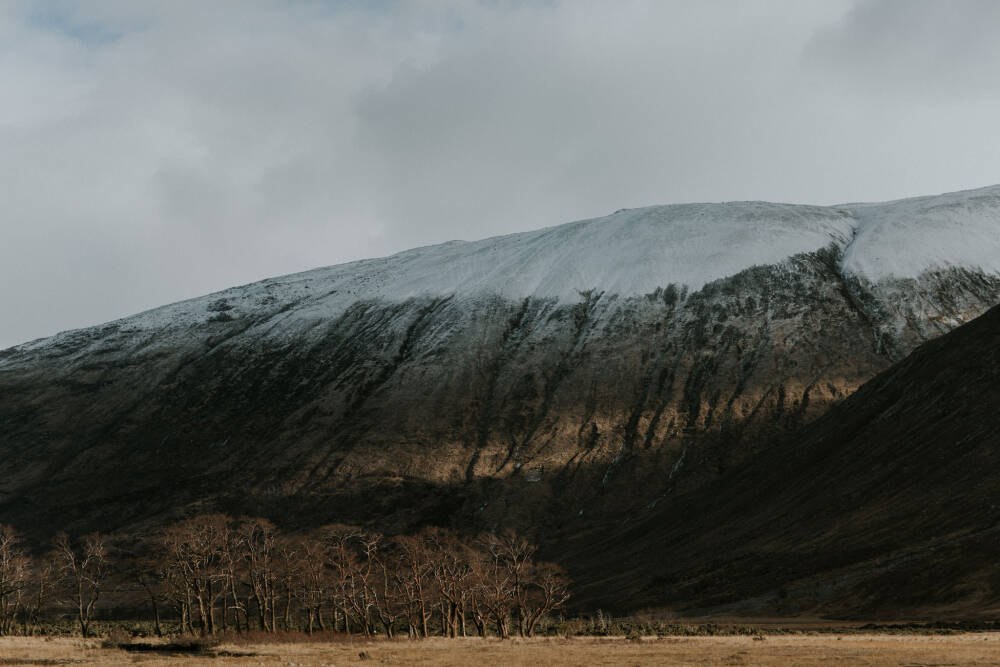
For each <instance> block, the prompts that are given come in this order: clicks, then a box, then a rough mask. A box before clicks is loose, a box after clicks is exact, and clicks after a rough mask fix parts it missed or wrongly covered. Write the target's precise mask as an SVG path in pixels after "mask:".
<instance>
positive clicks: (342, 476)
mask: <svg viewBox="0 0 1000 667" xmlns="http://www.w3.org/2000/svg"><path fill="white" fill-rule="evenodd" d="M997 302H1000V186H996V187H991V188H984V189H980V190H974V191H968V192H961V193H955V194H948V195H941V196H937V197H924V198H918V199H909V200H903V201H898V202H889V203H884V204H849V205H843V206H833V207H815V206H797V205H788V204H769V203H764V202H733V203H725V204H686V205H675V206H653V207H648V208H641V209H629V210H622V211H619V212H617V213H614V214H612V215H610V216H607V217H604V218H598V219H594V220H586V221H582V222H575V223H570V224H565V225H560V226H556V227H551V228H547V229H542V230H539V231H535V232H529V233H522V234H513V235H509V236H503V237H498V238H492V239H486V240H483V241H476V242H451V243H446V244H443V245H439V246H432V247H427V248H418V249H415V250H410V251H407V252H403V253H400V254H397V255H394V256H391V257H387V258H382V259H372V260H365V261H360V262H354V263H350V264H345V265H340V266H334V267H328V268H323V269H317V270H314V271H309V272H305V273H300V274H296V275H292V276H285V277H281V278H275V279H270V280H265V281H262V282H259V283H254V284H252V285H246V286H242V287H236V288H232V289H229V290H226V291H223V292H219V293H216V294H212V295H209V296H206V297H202V298H199V299H193V300H189V301H185V302H182V303H178V304H173V305H170V306H166V307H163V308H159V309H155V310H152V311H148V312H145V313H141V314H139V315H136V316H133V317H129V318H125V319H122V320H119V321H116V322H112V323H109V324H106V325H103V326H99V327H93V328H90V329H83V330H78V331H70V332H66V333H62V334H59V335H57V336H53V337H52V338H48V339H43V340H39V341H34V342H31V343H27V344H24V345H20V346H17V347H14V348H11V349H8V350H5V351H2V352H0V511H3V512H4V513H5V514H6V515H8V516H9V517H10V520H16V519H20V520H21V521H23V522H25V523H28V522H29V521H30V523H31V525H32V526H34V529H35V530H37V531H44V530H48V529H50V528H51V529H52V530H55V529H56V528H63V527H72V525H78V526H81V527H83V526H87V527H100V528H103V529H105V530H108V529H114V528H116V527H122V526H128V525H131V524H135V523H137V522H140V521H143V520H147V519H148V520H155V519H156V517H158V516H160V515H162V514H163V513H164V512H168V511H178V508H183V507H185V506H187V505H191V504H196V505H198V506H200V507H204V506H211V507H217V508H220V509H226V510H229V511H234V512H239V513H247V512H249V511H259V512H264V513H270V514H273V515H279V514H280V515H287V516H290V517H292V518H293V519H294V520H297V521H300V522H303V523H309V522H313V521H317V522H318V521H324V520H331V519H337V520H360V521H364V520H376V519H378V520H379V521H382V522H388V523H389V524H391V525H392V526H396V527H401V528H402V527H409V526H413V525H416V524H419V523H421V522H425V521H437V522H442V521H453V522H459V523H461V522H472V523H475V524H478V525H487V526H496V525H497V524H499V523H503V522H513V523H516V524H519V525H522V526H529V525H530V526H532V527H533V528H534V529H535V530H545V529H547V528H552V529H553V530H554V529H556V528H559V529H560V530H562V529H566V530H570V529H571V526H574V525H577V524H580V525H582V524H585V523H588V522H591V521H594V520H597V519H603V518H614V517H621V516H626V514H623V513H624V512H626V511H628V513H634V512H641V511H647V510H651V509H652V508H655V507H657V506H658V505H660V504H661V503H663V502H669V501H670V498H671V497H672V496H673V495H674V494H676V493H678V492H681V491H683V490H685V489H690V488H694V487H697V486H698V485H700V484H703V483H704V482H705V481H706V480H711V479H714V478H715V477H716V476H717V475H718V473H719V472H720V471H722V470H725V469H727V468H730V467H733V466H738V465H741V463H742V462H744V461H746V460H747V457H751V456H754V455H755V454H756V453H757V452H759V451H760V449H761V448H762V447H764V446H766V445H767V444H768V443H770V442H772V441H773V439H774V438H776V437H780V435H781V434H782V433H785V432H786V431H788V430H789V429H791V428H795V427H797V426H798V425H800V424H801V423H803V422H804V421H807V420H809V419H811V418H813V417H815V416H817V415H819V414H821V413H823V412H824V411H825V410H826V409H827V408H828V407H829V406H830V405H831V404H833V403H835V402H837V401H839V400H841V399H842V398H844V397H845V396H847V395H848V394H849V393H851V392H852V391H853V390H854V389H855V388H856V387H857V386H859V385H860V384H861V383H862V382H864V381H866V380H868V379H869V378H871V377H872V376H873V375H874V374H875V373H876V372H878V371H880V370H882V369H884V368H886V367H887V366H888V365H889V364H890V363H891V362H892V361H893V360H895V359H898V358H900V357H902V356H903V355H904V354H905V353H907V352H908V351H909V350H911V349H912V348H913V347H914V346H916V345H917V344H919V343H920V342H922V341H924V340H927V339H929V338H932V337H934V336H936V335H938V334H940V333H944V332H946V331H948V330H950V329H952V328H954V327H955V326H957V325H959V324H961V323H962V322H965V321H968V320H970V319H972V318H974V317H976V316H977V315H979V314H981V313H982V312H984V311H985V310H986V309H987V308H989V307H990V306H992V305H994V304H996V303H997ZM95 479H99V480H100V483H99V484H95V483H94V480H95ZM59 522H62V523H61V524H60V523H59ZM574 522H577V523H574ZM62 524H72V525H62ZM27 528H28V526H26V529H27Z"/></svg>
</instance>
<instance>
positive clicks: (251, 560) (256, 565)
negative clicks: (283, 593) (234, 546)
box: [238, 519, 278, 632]
mask: <svg viewBox="0 0 1000 667" xmlns="http://www.w3.org/2000/svg"><path fill="white" fill-rule="evenodd" d="M238 531H239V535H240V547H241V548H242V550H243V553H244V557H245V558H246V565H247V577H248V579H249V584H250V591H251V593H252V595H253V599H254V601H255V602H256V603H257V618H258V621H259V622H260V629H261V630H264V631H267V632H277V611H276V610H275V606H276V605H275V602H276V600H277V597H278V582H277V571H276V568H275V559H276V556H277V553H276V548H277V545H276V541H277V539H278V531H277V529H276V528H275V527H274V524H273V523H271V522H270V521H268V520H267V519H244V520H243V521H242V523H241V525H240V527H239V529H238Z"/></svg>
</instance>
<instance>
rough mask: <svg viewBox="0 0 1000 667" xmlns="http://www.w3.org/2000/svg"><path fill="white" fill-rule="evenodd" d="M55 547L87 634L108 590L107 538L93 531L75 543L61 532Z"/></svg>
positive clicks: (87, 634)
mask: <svg viewBox="0 0 1000 667" xmlns="http://www.w3.org/2000/svg"><path fill="white" fill-rule="evenodd" d="M53 547H54V552H55V557H56V559H57V562H58V564H59V567H60V569H61V571H62V574H63V576H64V577H65V578H66V579H67V580H68V583H69V587H70V589H71V598H72V600H73V602H74V604H75V605H76V608H77V620H78V621H79V623H80V632H81V634H83V636H84V637H87V636H89V631H90V623H91V621H92V620H93V618H94V612H95V610H96V608H97V602H98V600H99V599H100V597H101V594H102V593H103V592H104V587H105V585H106V583H107V579H108V575H109V574H110V570H111V567H110V566H111V564H110V561H109V559H108V552H107V548H106V547H105V544H104V538H103V537H102V536H101V535H100V534H98V533H91V534H90V535H86V536H84V537H83V539H81V540H80V541H79V544H76V545H74V544H73V541H72V540H70V537H69V535H67V534H66V533H59V534H58V535H56V538H55V540H54V542H53Z"/></svg>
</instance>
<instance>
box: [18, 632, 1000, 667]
mask: <svg viewBox="0 0 1000 667" xmlns="http://www.w3.org/2000/svg"><path fill="white" fill-rule="evenodd" d="M154 648H159V647H158V646H157V645H156V644H155V643H153V642H151V641H150V642H147V643H144V644H139V645H138V646H133V647H132V650H130V651H126V650H123V649H121V648H103V647H102V642H101V640H82V639H73V638H51V639H46V638H38V637H7V638H0V665H56V664H94V665H133V664H143V665H149V666H150V667H152V666H154V665H203V664H212V665H282V666H290V665H301V666H305V665H315V666H319V665H372V664H414V665H477V666H484V665H495V664H503V665H663V664H669V665H831V664H832V665H855V664H863V665H995V664H997V663H998V662H1000V634H998V633H966V634H954V635H885V634H845V635H834V634H798V635H771V636H766V637H764V638H763V639H760V638H754V637H747V636H726V637H662V638H656V637H649V638H643V639H639V640H635V639H632V640H629V639H625V638H596V637H587V638H539V639H530V640H521V639H513V640H508V641H505V642H502V641H499V640H495V639H487V640H483V639H472V638H469V639H458V640H448V639H429V640H424V641H417V642H411V641H407V640H398V641H386V640H374V641H365V640H356V641H339V642H309V641H305V642H280V641H279V642H274V643H264V642H259V643H239V642H237V643H228V644H227V643H222V644H219V645H218V646H215V647H213V648H212V649H211V650H210V651H209V652H208V653H206V654H199V655H182V654H174V655H171V654H169V653H163V652H158V651H154V650H151V649H154ZM136 649H142V650H136Z"/></svg>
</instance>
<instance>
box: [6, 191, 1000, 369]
mask: <svg viewBox="0 0 1000 667" xmlns="http://www.w3.org/2000/svg"><path fill="white" fill-rule="evenodd" d="M831 245H833V246H835V247H836V248H837V249H838V251H839V252H841V261H840V270H841V271H842V272H843V273H844V274H845V275H847V276H852V277H855V278H858V279H862V280H865V281H867V282H869V283H875V282H879V281H884V279H889V278H897V279H898V278H918V277H919V276H920V275H921V274H922V273H924V272H927V271H931V270H935V269H948V268H956V267H958V268H966V269H970V270H976V271H979V272H981V273H986V274H996V275H1000V186H993V187H988V188H982V189H979V190H970V191H965V192H957V193H951V194H945V195H938V196H931V197H920V198H916V199H905V200H899V201H895V202H887V203H877V204H845V205H842V206H835V207H818V206H805V205H794V204H773V203H767V202H727V203H719V204H679V205H667V206H651V207H645V208H638V209H623V210H621V211H618V212H616V213H614V214H612V215H609V216H605V217H602V218H595V219H591V220H583V221H579V222H572V223H567V224H563V225H558V226H554V227H549V228H545V229H541V230H538V231H533V232H524V233H519V234H510V235H507V236H499V237H494V238H488V239H484V240H480V241H473V242H465V241H452V242H449V243H444V244H440V245H436V246H427V247H423V248H416V249H413V250H408V251H405V252H401V253H398V254H396V255H392V256H390V257H384V258H377V259H368V260H361V261H357V262H351V263H348V264H341V265H336V266H330V267H325V268H320V269H315V270H312V271H306V272H303V273H298V274H292V275H288V276H282V277H278V278H272V279H268V280H264V281H261V282H258V283H253V284H250V285H244V286H239V287H234V288H231V289H228V290H225V291H222V292H218V293H215V294H211V295H208V296H204V297H199V298H196V299H191V300H189V301H184V302H180V303H176V304H172V305H169V306H164V307H161V308H157V309H154V310H150V311H146V312H144V313H140V314H138V315H135V316H131V317H127V318H124V319H123V320H120V321H118V322H116V324H117V325H120V326H121V328H122V330H123V331H130V330H131V331H163V330H167V329H183V328H186V327H189V326H192V325H195V324H200V323H204V322H206V321H213V320H219V319H228V318H230V317H239V316H244V315H252V314H255V313H260V312H263V311H267V310H278V309H280V310H281V311H286V310H287V311H289V312H288V315H287V317H288V318H291V319H292V320H294V321H303V320H326V319H330V318H335V317H338V316H340V315H341V314H342V313H344V312H345V311H346V309H347V308H349V307H350V306H351V305H352V304H354V303H357V302H369V301H371V302H390V303H400V302H404V301H406V300H408V299H411V298H414V297H421V296H431V297H442V296H457V297H459V298H462V299H470V298H471V299H475V298H480V297H488V296H500V297H503V298H507V299H511V300H515V301H519V300H521V299H524V298H526V297H534V298H542V299H555V300H558V301H560V302H563V303H575V302H578V301H580V299H581V294H582V293H584V292H586V291H588V290H593V291H594V292H595V293H598V294H600V293H603V294H604V295H606V296H611V295H618V296H622V297H630V296H637V295H642V294H649V293H651V292H653V291H654V290H656V289H657V288H664V287H666V286H668V285H671V284H674V285H677V286H682V285H683V286H685V287H686V288H687V289H688V290H689V291H696V290H698V289H700V288H702V287H703V286H704V285H706V284H708V283H710V282H713V281H715V280H719V279H722V278H726V277H728V276H732V275H735V274H737V273H739V272H740V271H742V270H745V269H748V268H750V267H752V266H765V265H775V264H779V263H781V262H782V261H784V260H786V259H788V258H789V257H792V256H794V255H797V254H801V253H808V252H814V251H817V250H819V249H822V248H826V247H829V246H831ZM890 288H891V285H890ZM950 316H951V315H949V317H950ZM902 317H903V316H900V317H897V318H896V320H901V318H902ZM961 321H965V320H964V319H963V318H961V317H959V318H958V319H956V321H955V323H959V322H961ZM893 326H894V327H897V328H898V326H900V325H899V323H898V322H896V323H895V324H894V325H893ZM279 331H280V329H279V330H277V331H274V332H272V333H278V332H279ZM71 333H72V332H70V334H71ZM65 335H66V334H61V335H60V336H57V337H54V338H53V339H45V340H39V341H34V342H33V343H28V344H26V345H23V346H20V348H21V349H33V348H37V347H38V346H44V345H47V344H48V342H46V341H52V340H56V339H59V338H60V337H62V336H65Z"/></svg>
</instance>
